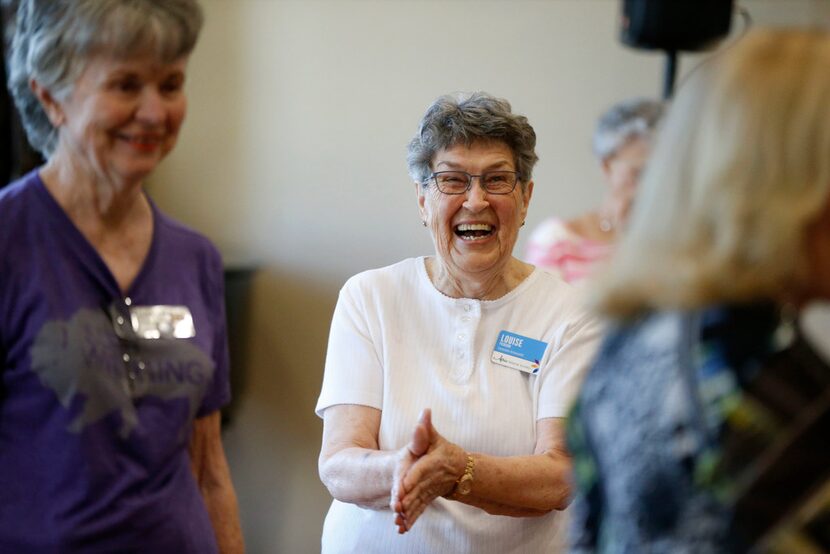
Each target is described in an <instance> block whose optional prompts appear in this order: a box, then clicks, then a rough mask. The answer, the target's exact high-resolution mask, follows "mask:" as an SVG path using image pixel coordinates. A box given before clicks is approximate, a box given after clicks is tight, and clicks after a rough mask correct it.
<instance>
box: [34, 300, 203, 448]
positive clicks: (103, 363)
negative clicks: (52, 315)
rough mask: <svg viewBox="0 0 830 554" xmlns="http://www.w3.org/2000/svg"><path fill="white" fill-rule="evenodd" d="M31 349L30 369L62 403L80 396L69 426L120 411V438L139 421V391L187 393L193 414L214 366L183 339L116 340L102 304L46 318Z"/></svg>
mask: <svg viewBox="0 0 830 554" xmlns="http://www.w3.org/2000/svg"><path fill="white" fill-rule="evenodd" d="M31 353H32V366H31V367H32V371H34V372H35V373H37V375H38V377H39V379H40V381H41V383H43V385H44V386H46V387H48V388H50V389H52V390H53V391H54V392H55V394H56V395H57V397H58V400H59V401H60V403H61V404H62V405H63V406H64V407H65V408H70V406H71V405H72V403H73V402H75V401H76V397H77V396H80V397H82V400H81V401H82V402H83V408H82V409H81V410H80V413H79V414H78V415H77V417H75V419H73V420H72V421H71V422H70V424H69V426H68V430H69V431H71V432H73V433H80V432H81V431H83V429H84V428H85V427H86V426H88V425H92V424H94V423H95V422H97V421H99V420H100V419H103V418H105V417H107V416H108V415H110V414H111V413H113V412H115V411H118V412H120V414H121V421H122V426H121V430H120V435H121V437H122V438H127V437H128V436H129V434H130V433H131V432H132V431H133V429H135V428H136V427H137V426H138V425H139V420H138V414H137V411H136V407H135V404H134V400H136V399H139V398H142V397H156V398H160V399H163V400H169V399H174V398H186V399H187V400H188V401H189V411H190V419H192V418H193V417H194V416H195V414H196V411H197V410H198V408H199V404H200V402H201V400H202V397H203V396H204V393H205V390H206V388H207V386H208V385H209V384H210V382H211V379H212V377H213V372H214V369H215V368H214V365H213V362H212V361H211V360H210V358H209V357H208V356H207V355H205V354H204V353H203V352H202V351H201V350H200V349H199V348H197V347H196V346H195V345H193V344H191V343H190V342H189V341H187V340H181V339H178V340H177V339H172V340H138V341H132V342H126V341H120V340H119V339H118V338H117V337H116V335H115V333H114V331H113V327H112V323H111V321H110V319H109V318H108V317H107V315H106V313H105V312H104V311H103V310H90V309H82V310H79V311H78V312H77V313H75V315H74V316H72V318H70V319H69V320H68V321H50V322H48V323H46V324H45V325H44V326H43V327H42V328H41V330H40V332H39V333H38V335H37V337H36V338H35V340H34V343H33V346H32V351H31ZM184 431H185V429H184V428H183V429H182V432H184Z"/></svg>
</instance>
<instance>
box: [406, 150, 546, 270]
mask: <svg viewBox="0 0 830 554" xmlns="http://www.w3.org/2000/svg"><path fill="white" fill-rule="evenodd" d="M432 170H433V171H449V170H458V171H465V172H467V173H469V174H471V175H480V174H482V173H484V172H485V171H496V170H506V171H515V170H516V164H515V159H514V155H513V152H512V151H511V150H510V148H509V147H508V146H507V145H506V144H504V143H502V142H498V141H490V142H475V143H473V144H471V145H470V146H466V145H463V144H459V145H455V146H452V147H450V148H446V149H444V150H440V151H438V152H437V153H436V154H435V156H434V157H433V159H432ZM472 185H473V186H472V187H471V188H470V190H469V191H467V192H466V193H464V194H457V195H448V194H443V193H441V192H440V191H438V189H437V188H436V186H435V184H434V182H432V181H430V183H429V185H428V186H427V187H426V188H425V187H423V186H421V185H419V184H417V183H416V187H417V189H418V205H419V207H420V211H421V219H423V221H424V222H425V223H426V224H427V227H428V228H429V230H430V233H431V235H432V242H433V244H434V245H435V253H436V256H437V260H438V262H439V263H440V264H441V265H442V266H443V268H444V269H445V270H446V271H447V272H448V273H449V274H450V275H452V276H453V277H454V278H455V279H459V280H464V279H465V278H474V279H478V278H480V277H481V276H483V275H486V274H487V273H488V272H491V273H492V272H498V271H503V270H504V268H505V267H506V264H507V262H508V261H509V260H510V259H511V258H512V252H513V246H514V245H515V244H516V238H517V237H518V234H519V227H521V225H522V223H523V222H524V220H525V216H526V214H527V207H528V204H529V202H530V196H531V194H532V192H533V183H532V182H530V183H527V186H526V188H525V190H522V184H521V183H518V184H517V185H516V188H515V189H514V190H513V192H511V193H509V194H503V195H501V194H488V193H486V192H484V190H483V189H482V188H481V186H480V184H479V180H478V178H474V179H473V184H472Z"/></svg>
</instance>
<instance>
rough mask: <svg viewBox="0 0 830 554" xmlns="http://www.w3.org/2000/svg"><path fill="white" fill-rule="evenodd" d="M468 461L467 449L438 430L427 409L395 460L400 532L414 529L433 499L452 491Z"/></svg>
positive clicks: (394, 490) (394, 493)
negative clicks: (454, 442)
mask: <svg viewBox="0 0 830 554" xmlns="http://www.w3.org/2000/svg"><path fill="white" fill-rule="evenodd" d="M466 465H467V453H466V452H465V451H464V449H463V448H461V447H460V446H458V445H456V444H453V443H451V442H449V441H448V440H447V439H445V438H444V437H443V436H441V435H440V434H439V433H438V431H436V430H435V427H433V425H432V412H431V411H430V410H429V408H426V409H424V410H423V411H422V412H421V416H420V418H418V423H417V424H416V425H415V429H414V431H413V432H412V439H411V440H410V441H409V444H407V445H406V446H404V447H403V448H401V449H400V450H399V451H398V458H397V462H396V464H395V472H394V477H393V484H392V498H391V501H390V508H391V509H392V511H393V512H395V525H397V527H398V533H406V532H407V531H409V530H410V529H412V526H413V525H414V524H415V521H416V520H417V519H418V518H419V517H420V516H421V514H422V513H423V512H424V510H425V509H426V508H427V506H429V504H430V503H431V502H432V501H433V500H435V499H436V498H438V497H439V496H444V495H446V494H449V493H450V491H452V490H453V488H454V487H455V484H456V482H457V480H458V478H459V477H460V476H461V475H462V474H463V473H464V469H465V467H466Z"/></svg>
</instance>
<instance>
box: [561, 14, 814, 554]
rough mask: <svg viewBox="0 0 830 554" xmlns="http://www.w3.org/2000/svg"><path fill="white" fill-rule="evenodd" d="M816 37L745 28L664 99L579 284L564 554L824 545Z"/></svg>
mask: <svg viewBox="0 0 830 554" xmlns="http://www.w3.org/2000/svg"><path fill="white" fill-rule="evenodd" d="M828 67H830V35H828V33H826V32H823V31H817V30H781V29H779V30H771V29H767V30H755V31H752V32H750V33H749V34H748V35H747V36H746V37H745V38H743V39H741V40H739V41H738V42H737V44H735V45H733V46H732V47H730V48H729V49H728V50H727V51H726V52H724V53H723V54H721V55H718V56H716V57H715V58H714V59H713V60H712V61H710V62H709V63H707V64H706V65H705V66H704V67H702V68H701V69H700V70H699V71H697V72H695V74H693V75H692V76H691V78H690V79H689V81H688V82H687V84H686V85H685V86H684V87H682V89H681V90H680V91H679V93H678V95H677V98H676V99H675V101H674V104H673V105H672V107H671V108H670V110H669V113H668V116H667V120H666V122H665V127H664V128H663V129H662V132H661V136H660V141H659V142H658V143H657V145H656V148H655V151H654V153H653V157H652V158H651V160H650V162H649V167H648V169H647V170H646V173H645V175H644V179H643V181H642V184H641V188H640V192H639V193H638V200H637V205H636V206H635V208H634V212H633V215H632V219H631V221H630V224H629V227H628V230H627V233H626V235H625V237H624V238H623V240H622V241H621V243H620V244H619V248H618V250H617V252H616V253H615V255H614V257H613V258H612V260H611V262H610V267H609V270H608V271H607V273H604V274H603V276H602V277H601V278H600V280H599V281H598V282H597V283H595V287H594V293H595V300H596V303H597V306H598V307H599V308H600V310H601V311H602V312H604V314H605V315H606V316H608V317H609V318H611V319H612V320H614V326H613V327H612V328H611V330H610V333H609V335H608V336H607V337H606V340H605V342H604V345H603V348H602V349H601V351H600V354H599V356H598V358H597V360H596V362H595V364H594V367H593V369H592V370H591V372H590V373H589V376H588V378H587V380H586V383H585V386H584V387H583V389H582V391H581V394H580V398H579V401H578V403H577V406H576V408H575V409H574V412H573V414H572V417H571V419H570V422H569V445H570V447H571V449H572V452H573V454H574V460H575V461H574V467H575V469H576V480H577V484H578V491H577V495H576V500H575V503H574V512H575V514H574V520H575V521H574V531H575V533H574V535H573V537H572V541H573V548H574V551H577V552H594V551H598V552H653V551H659V552H672V553H682V552H695V553H701V552H727V551H728V552H743V551H749V550H753V551H764V552H767V551H769V552H800V551H805V552H806V551H809V552H825V551H828V550H830V538H828V534H827V529H828V528H830V471H828V468H830V450H829V449H828V447H827V437H828V436H830V368H829V367H828V364H827V362H826V361H825V360H823V359H822V358H821V356H820V355H819V354H818V353H817V352H816V350H815V349H814V348H813V346H812V345H811V344H810V342H809V340H808V339H807V338H806V337H805V336H804V334H803V333H802V330H801V327H800V326H799V323H798V316H799V313H800V312H801V310H802V309H803V308H804V307H805V306H807V305H808V304H809V303H811V302H813V301H826V300H828V299H830V102H828V101H827V99H828V98H830V71H828Z"/></svg>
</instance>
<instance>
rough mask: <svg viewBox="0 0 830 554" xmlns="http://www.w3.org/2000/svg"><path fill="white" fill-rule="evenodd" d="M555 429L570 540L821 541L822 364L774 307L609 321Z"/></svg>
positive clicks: (829, 517) (824, 462)
mask: <svg viewBox="0 0 830 554" xmlns="http://www.w3.org/2000/svg"><path fill="white" fill-rule="evenodd" d="M568 440H569V445H570V448H571V451H572V453H573V456H574V471H575V480H576V486H577V493H576V498H575V500H574V507H573V533H572V537H571V543H572V551H573V552H602V553H638V554H640V553H651V552H654V553H663V552H665V553H667V554H668V553H671V554H682V553H696V554H698V553H700V554H705V553H715V552H765V553H785V552H786V553H791V554H797V553H805V554H807V553H809V554H815V553H822V552H830V367H828V365H827V363H826V362H824V361H823V360H822V359H821V358H820V357H819V356H818V355H817V354H816V353H815V350H814V349H813V348H812V347H811V346H810V345H809V344H808V343H807V342H806V340H805V339H804V337H803V335H802V334H801V333H800V331H799V330H798V329H797V327H796V326H795V325H794V324H793V323H792V322H789V321H784V322H781V321H780V320H779V317H778V311H777V309H776V308H775V307H774V306H771V305H767V304H764V305H750V306H728V307H717V308H709V309H706V310H702V311H699V312H693V313H678V312H672V313H658V314H652V315H650V316H648V317H645V318H643V319H641V320H638V321H636V322H633V323H631V324H629V325H626V326H621V327H618V328H617V329H615V330H613V331H612V332H611V333H610V334H609V336H608V337H607V339H606V342H605V344H604V345H603V348H602V350H601V352H600V354H599V356H598V358H597V361H596V362H595V365H594V368H593V369H592V370H591V372H590V373H589V375H588V378H587V380H586V382H585V385H584V386H583V389H582V392H581V394H580V398H579V400H578V402H577V404H576V406H575V408H574V410H573V413H572V414H571V417H570V419H569V424H568Z"/></svg>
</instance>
